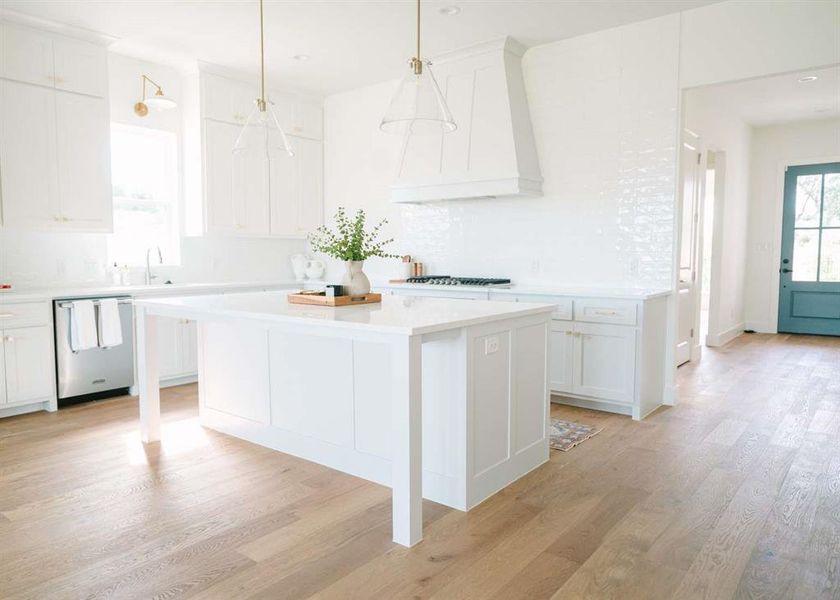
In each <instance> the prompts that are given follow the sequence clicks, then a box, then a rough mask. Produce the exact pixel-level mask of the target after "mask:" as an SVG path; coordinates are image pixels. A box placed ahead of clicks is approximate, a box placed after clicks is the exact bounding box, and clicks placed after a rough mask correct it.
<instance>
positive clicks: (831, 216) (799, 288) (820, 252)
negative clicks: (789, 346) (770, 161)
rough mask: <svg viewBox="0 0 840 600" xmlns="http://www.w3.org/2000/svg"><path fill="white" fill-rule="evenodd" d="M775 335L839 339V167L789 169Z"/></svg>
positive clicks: (806, 166) (786, 182)
mask: <svg viewBox="0 0 840 600" xmlns="http://www.w3.org/2000/svg"><path fill="white" fill-rule="evenodd" d="M784 204H785V206H784V218H783V222H782V264H781V266H780V269H779V272H780V274H781V277H780V282H779V331H780V332H787V333H811V334H817V335H840V163H826V164H822V165H803V166H796V167H788V169H787V172H786V173H785V202H784Z"/></svg>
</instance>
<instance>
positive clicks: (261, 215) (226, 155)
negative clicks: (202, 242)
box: [204, 119, 269, 236]
mask: <svg viewBox="0 0 840 600" xmlns="http://www.w3.org/2000/svg"><path fill="white" fill-rule="evenodd" d="M237 135H239V126H238V125H233V124H230V123H221V122H216V121H213V120H209V119H208V120H207V121H206V123H205V125H204V142H205V161H206V165H205V168H206V194H207V197H206V201H207V225H206V231H207V232H208V233H220V234H229V235H243V236H267V235H268V234H269V207H268V185H269V184H268V165H267V163H265V162H263V161H259V160H248V159H247V158H244V157H241V156H234V154H233V152H232V148H233V144H234V143H235V142H236V137H237Z"/></svg>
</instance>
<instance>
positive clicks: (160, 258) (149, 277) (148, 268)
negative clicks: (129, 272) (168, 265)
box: [146, 246, 163, 285]
mask: <svg viewBox="0 0 840 600" xmlns="http://www.w3.org/2000/svg"><path fill="white" fill-rule="evenodd" d="M155 248H156V249H157V254H158V264H161V265H162V264H163V253H162V252H161V251H160V246H155ZM151 251H152V248H148V249H147V250H146V285H151V284H152V279H157V275H152V266H151V264H150V263H149V253H151Z"/></svg>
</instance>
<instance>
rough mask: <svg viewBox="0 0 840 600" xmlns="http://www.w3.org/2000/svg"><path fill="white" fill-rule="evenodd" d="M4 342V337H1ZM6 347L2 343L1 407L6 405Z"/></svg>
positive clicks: (0, 340)
mask: <svg viewBox="0 0 840 600" xmlns="http://www.w3.org/2000/svg"><path fill="white" fill-rule="evenodd" d="M0 342H2V337H0ZM6 399H7V395H6V345H5V344H4V343H0V407H2V406H3V405H4V404H6Z"/></svg>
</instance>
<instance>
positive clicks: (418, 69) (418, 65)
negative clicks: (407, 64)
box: [411, 0, 423, 75]
mask: <svg viewBox="0 0 840 600" xmlns="http://www.w3.org/2000/svg"><path fill="white" fill-rule="evenodd" d="M411 66H412V68H413V69H414V74H415V75H421V74H422V73H423V61H422V60H420V0H417V55H416V56H415V57H414V58H413V59H411Z"/></svg>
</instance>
